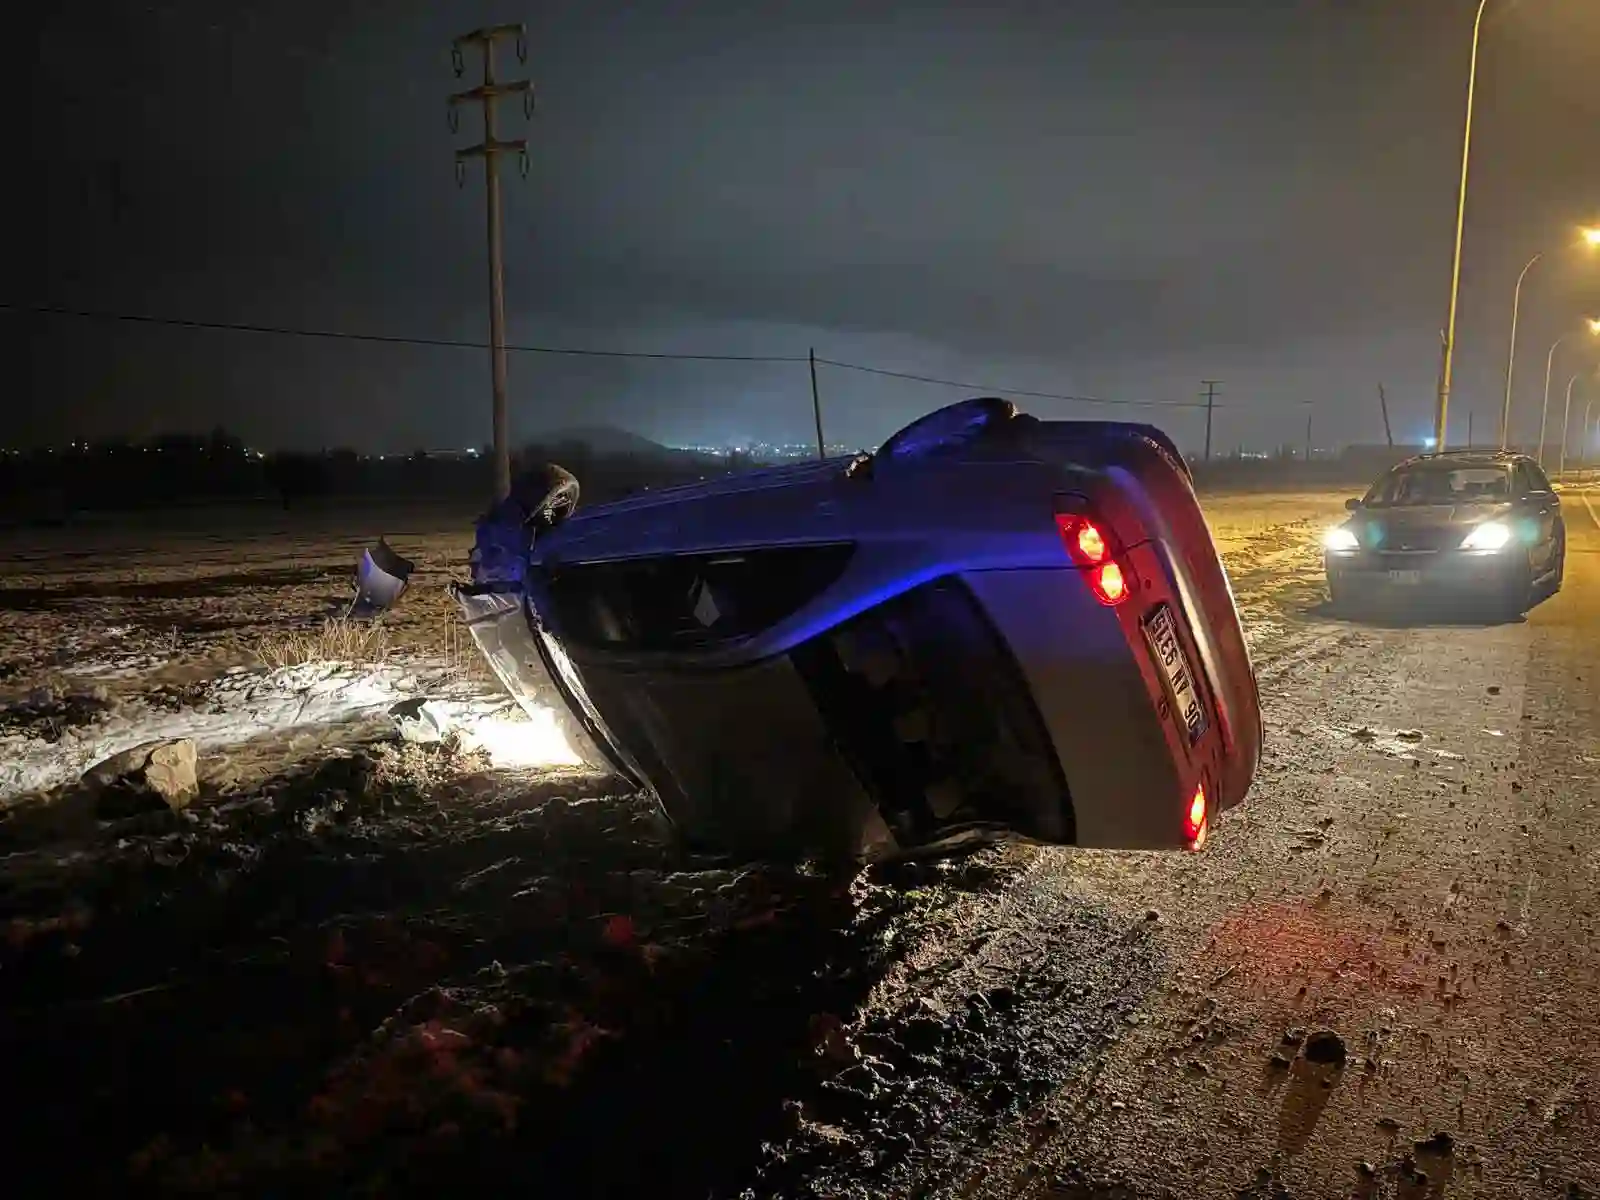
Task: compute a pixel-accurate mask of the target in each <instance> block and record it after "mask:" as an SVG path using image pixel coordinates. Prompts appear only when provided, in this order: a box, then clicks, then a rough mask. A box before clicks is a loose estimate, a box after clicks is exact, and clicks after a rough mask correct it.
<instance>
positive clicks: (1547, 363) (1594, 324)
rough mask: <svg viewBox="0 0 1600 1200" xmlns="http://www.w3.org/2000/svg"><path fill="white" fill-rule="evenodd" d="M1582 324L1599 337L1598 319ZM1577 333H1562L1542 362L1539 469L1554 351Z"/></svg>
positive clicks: (1585, 320)
mask: <svg viewBox="0 0 1600 1200" xmlns="http://www.w3.org/2000/svg"><path fill="white" fill-rule="evenodd" d="M1584 324H1585V325H1587V326H1588V329H1589V332H1590V333H1591V334H1593V335H1595V336H1596V337H1600V319H1597V318H1595V317H1586V318H1585V319H1584ZM1577 332H1578V331H1577V330H1575V329H1574V330H1572V331H1571V332H1568V333H1563V334H1562V335H1561V336H1560V337H1558V338H1557V339H1556V340H1555V342H1554V344H1553V345H1551V347H1550V353H1549V354H1547V355H1546V356H1545V360H1544V408H1543V409H1542V410H1541V411H1540V413H1539V454H1538V459H1539V465H1540V466H1541V467H1542V466H1544V431H1545V426H1546V425H1547V424H1548V423H1549V419H1550V372H1551V371H1552V370H1554V369H1555V365H1556V351H1557V350H1559V349H1560V348H1561V343H1562V342H1564V341H1566V340H1567V339H1568V338H1569V337H1571V336H1572V334H1573V333H1577ZM1565 435H1566V431H1565V430H1564V429H1563V431H1562V436H1563V437H1564V436H1565ZM1562 447H1563V451H1564V450H1565V447H1566V443H1565V442H1563V443H1562Z"/></svg>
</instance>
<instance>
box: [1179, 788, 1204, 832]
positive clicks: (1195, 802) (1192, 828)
mask: <svg viewBox="0 0 1600 1200" xmlns="http://www.w3.org/2000/svg"><path fill="white" fill-rule="evenodd" d="M1183 836H1184V837H1185V838H1187V839H1188V840H1189V841H1190V842H1193V843H1196V844H1198V843H1200V842H1201V841H1203V840H1205V836H1206V785H1205V784H1203V783H1198V784H1196V785H1195V789H1194V796H1193V797H1192V798H1191V799H1190V801H1189V811H1188V812H1186V813H1185V814H1184V815H1183Z"/></svg>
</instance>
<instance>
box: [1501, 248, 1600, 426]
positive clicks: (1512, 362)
mask: <svg viewBox="0 0 1600 1200" xmlns="http://www.w3.org/2000/svg"><path fill="white" fill-rule="evenodd" d="M1578 233H1579V236H1580V237H1581V238H1582V240H1583V242H1584V243H1585V244H1586V245H1587V246H1589V248H1590V249H1600V225H1597V226H1590V227H1587V228H1584V229H1580V230H1579V231H1578ZM1543 257H1544V251H1542V250H1541V251H1540V252H1539V253H1538V254H1535V255H1534V256H1533V257H1532V258H1530V259H1529V260H1528V265H1527V266H1525V267H1523V268H1522V273H1521V274H1520V275H1518V276H1517V290H1516V291H1515V292H1513V293H1512V296H1511V349H1510V351H1509V352H1508V353H1507V355H1506V398H1505V403H1504V405H1502V407H1501V409H1500V449H1502V450H1504V449H1506V447H1507V446H1508V445H1509V443H1510V438H1511V375H1512V372H1513V371H1515V370H1516V367H1517V317H1518V315H1519V314H1520V313H1521V312H1522V281H1523V280H1524V279H1526V278H1527V277H1528V272H1529V271H1531V270H1533V264H1534V263H1536V262H1538V261H1539V260H1540V259H1541V258H1543Z"/></svg>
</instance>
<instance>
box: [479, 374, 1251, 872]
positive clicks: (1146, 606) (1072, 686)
mask: <svg viewBox="0 0 1600 1200" xmlns="http://www.w3.org/2000/svg"><path fill="white" fill-rule="evenodd" d="M457 597H458V600H459V602H460V603H461V605H462V607H463V609H464V611H465V613H466V616H467V620H468V623H469V625H470V626H471V628H472V629H473V632H474V635H475V637H476V638H477V640H478V642H479V645H480V647H482V648H483V650H484V651H485V653H486V655H487V657H488V658H489V661H490V662H491V664H492V665H493V666H494V667H495V670H496V672H497V673H498V674H499V676H500V678H501V679H502V680H503V681H504V682H505V683H506V685H507V686H508V688H509V689H510V690H511V691H512V692H513V693H514V694H516V695H517V696H518V697H519V699H522V700H523V701H524V702H528V701H530V700H534V699H547V698H548V693H549V692H550V690H551V689H552V688H553V689H554V691H555V692H557V693H559V695H560V697H561V699H562V700H563V701H564V702H565V704H564V707H565V708H566V709H567V710H568V711H570V714H571V717H572V725H571V728H572V729H573V730H574V734H575V736H577V737H578V738H579V740H581V741H583V742H585V743H587V747H588V749H589V750H590V751H591V752H592V754H593V755H594V756H595V757H597V758H599V759H601V760H603V761H604V763H605V764H606V765H607V766H608V767H609V768H610V769H611V770H613V771H615V772H616V773H618V774H620V775H622V776H623V777H625V778H626V779H628V780H631V781H632V782H633V783H634V784H636V785H637V786H638V787H640V788H642V789H647V790H648V791H650V792H652V793H653V794H654V795H655V796H656V797H657V798H659V801H660V803H661V805H662V807H663V809H664V810H665V811H666V813H667V814H668V815H669V816H670V817H671V818H672V819H673V820H674V821H675V822H676V823H677V824H678V825H679V826H680V827H681V828H682V829H683V830H684V831H685V832H686V833H687V834H689V835H691V836H693V837H695V838H697V839H699V840H702V841H709V842H713V843H720V844H722V845H725V846H728V847H730V848H742V849H747V850H750V851H754V852H771V851H772V850H773V849H774V848H778V847H788V848H792V849H814V850H820V851H823V852H829V851H846V852H850V853H856V854H874V853H883V852H887V853H896V852H905V851H908V850H913V849H920V848H924V847H930V846H946V845H950V844H953V843H955V842H958V841H960V840H963V839H964V838H970V837H973V836H977V837H992V836H996V835H1014V836H1020V837H1024V838H1029V839H1034V840H1038V841H1043V842H1052V843H1062V844H1070V845H1079V846H1097V847H1110V848H1126V849H1154V848H1173V849H1183V848H1187V849H1197V848H1199V847H1200V846H1201V845H1203V844H1204V842H1205V840H1206V838H1207V835H1208V832H1209V830H1210V828H1211V825H1212V823H1213V822H1214V820H1215V818H1216V815H1217V814H1218V813H1219V812H1220V811H1222V810H1224V809H1227V808H1230V807H1232V806H1234V805H1236V804H1238V803H1239V802H1240V801H1241V800H1243V799H1244V797H1245V794H1246V792H1247V791H1248V789H1249V787H1250V785H1251V782H1252V779H1253V778H1254V775H1255V771H1256V765H1257V761H1258V758H1259V755H1260V751H1261V743H1262V723H1261V712H1260V706H1259V701H1258V697H1257V692H1256V682H1255V676H1254V673H1253V671H1252V668H1251V663H1250V658H1249V653H1248V651H1247V649H1246V645H1245V640H1244V636H1243V632H1242V630H1241V628H1240V623H1239V616H1238V613H1237V611H1236V608H1235V605H1234V599H1233V594H1232V591H1231V588H1230V586H1229V583H1228V579H1227V576H1226V574H1225V572H1224V570H1223V567H1222V564H1221V562H1220V560H1219V559H1218V556H1217V552H1216V549H1215V547H1214V545H1213V543H1212V541H1211V537H1210V534H1209V531H1208V530H1207V527H1206V524H1205V521H1204V519H1203V517H1202V514H1201V511H1200V507H1199V504H1198V502H1197V500H1196V498H1195V494H1194V490H1193V488H1192V486H1191V481H1190V479H1189V475H1188V471H1187V468H1186V467H1185V465H1184V464H1183V462H1182V459H1181V458H1180V457H1179V455H1178V453H1177V451H1176V449H1175V448H1174V447H1173V445H1172V443H1171V442H1170V440H1169V439H1168V438H1167V437H1166V436H1165V435H1164V434H1162V433H1161V432H1160V431H1159V430H1157V429H1155V428H1153V427H1150V426H1145V425H1136V424H1125V423H1118V422H1088V421H1044V420H1039V419H1036V418H1034V417H1031V416H1028V415H1026V414H1024V413H1022V412H1020V411H1019V410H1018V409H1017V408H1016V406H1015V405H1013V404H1011V403H1010V402H1009V401H1004V400H997V399H979V400H970V401H965V402H962V403H959V404H954V405H951V406H949V407H947V408H944V409H940V410H938V411H936V412H933V413H931V414H929V415H927V416H925V417H923V418H922V419H921V420H919V421H917V422H914V423H913V424H911V425H909V426H907V427H906V428H905V429H903V430H901V431H900V432H899V433H897V434H896V435H895V436H894V437H892V438H891V439H889V441H888V442H886V443H885V444H884V445H883V446H882V447H881V448H879V450H878V451H876V452H875V453H873V454H870V455H859V456H855V457H852V458H844V459H828V460H823V461H817V462H811V463H806V464H804V465H798V466H789V467H779V468H775V469H771V470H762V471H755V472H751V473H749V474H742V475H733V476H729V477H725V478H719V479H715V480H711V481H708V482H703V483H698V484H692V485H689V486H685V487H678V488H670V489H666V490H663V491H658V492H644V493H640V494H637V495H634V496H630V497H628V498H627V499H624V500H620V501H617V502H614V503H610V504H604V505H600V506H597V507H594V508H592V509H587V510H582V511H578V510H577V483H576V481H574V480H573V479H572V478H571V476H569V475H567V474H566V473H565V472H563V471H560V470H559V468H547V469H545V470H544V471H543V472H539V473H535V474H534V475H533V476H531V477H530V478H529V479H528V480H526V481H524V485H523V486H521V487H520V488H518V489H514V491H513V496H512V498H511V499H510V500H509V501H507V502H505V503H504V504H502V505H501V506H500V507H499V508H498V509H497V510H496V511H495V512H493V513H491V514H489V516H488V517H486V518H485V519H484V520H483V521H482V522H481V523H480V525H479V537H478V547H477V549H476V550H475V552H474V582H473V586H472V587H470V588H461V589H458V592H457Z"/></svg>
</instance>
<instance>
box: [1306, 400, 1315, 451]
mask: <svg viewBox="0 0 1600 1200" xmlns="http://www.w3.org/2000/svg"><path fill="white" fill-rule="evenodd" d="M1314 411H1315V410H1314V409H1313V408H1312V407H1311V406H1310V405H1309V404H1308V405H1306V462H1308V463H1309V462H1310V461H1311V414H1312V412H1314Z"/></svg>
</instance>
